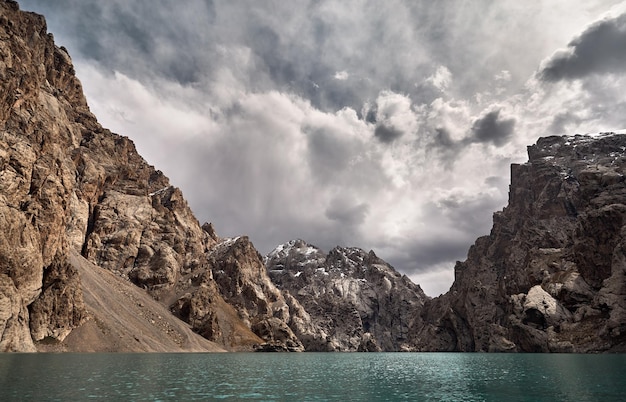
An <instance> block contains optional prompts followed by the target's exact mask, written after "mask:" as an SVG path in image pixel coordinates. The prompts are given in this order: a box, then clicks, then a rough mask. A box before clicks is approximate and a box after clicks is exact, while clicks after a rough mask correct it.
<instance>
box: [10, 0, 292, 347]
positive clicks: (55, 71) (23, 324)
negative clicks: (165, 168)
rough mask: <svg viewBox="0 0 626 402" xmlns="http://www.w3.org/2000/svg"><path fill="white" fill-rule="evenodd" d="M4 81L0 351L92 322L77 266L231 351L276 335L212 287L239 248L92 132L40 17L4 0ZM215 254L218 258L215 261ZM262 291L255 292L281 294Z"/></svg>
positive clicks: (78, 92) (110, 139)
mask: <svg viewBox="0 0 626 402" xmlns="http://www.w3.org/2000/svg"><path fill="white" fill-rule="evenodd" d="M0 80H1V81H0V221H1V227H2V231H1V232H0V350H4V351H34V350H36V346H37V345H42V344H43V343H45V344H46V345H50V344H53V343H55V342H58V343H62V342H64V341H65V339H66V337H67V336H68V335H69V334H70V333H71V332H72V330H73V329H75V328H78V327H81V326H82V325H87V324H86V323H87V322H89V321H90V319H95V317H94V311H90V310H88V309H87V308H86V304H85V300H84V292H85V291H88V292H91V291H92V290H93V289H85V285H86V284H95V283H96V282H95V281H84V280H83V281H81V275H80V274H79V270H78V268H77V261H81V259H86V260H88V261H89V262H91V263H93V264H95V265H96V266H98V267H102V268H104V269H106V270H109V271H110V272H113V273H115V274H116V275H118V276H119V277H120V278H124V279H126V280H130V281H131V282H132V283H134V284H135V285H137V286H138V287H140V288H143V289H146V290H147V291H148V292H149V293H150V294H151V295H152V296H153V297H154V298H155V299H157V300H159V301H160V302H161V303H162V304H163V305H164V306H165V307H166V308H168V309H171V310H172V311H173V312H175V313H176V314H177V315H178V317H180V318H182V319H184V320H186V321H187V322H189V324H190V325H191V326H192V328H193V329H194V330H195V331H197V332H199V333H200V334H202V335H203V336H205V337H206V338H208V339H210V340H214V341H217V342H219V343H220V344H222V345H223V346H225V347H226V348H227V349H240V348H244V349H246V348H247V349H250V348H251V347H252V346H253V345H256V344H262V343H264V342H265V340H267V341H275V340H276V339H275V338H276V336H277V335H275V332H280V330H281V328H282V329H284V327H285V326H286V325H285V323H284V322H283V321H280V319H274V318H275V317H274V315H275V314H274V311H273V309H274V308H275V305H272V304H267V303H266V304H262V303H261V304H262V306H260V307H258V308H253V307H251V304H252V303H253V301H252V299H250V300H248V301H247V303H243V304H244V305H243V307H242V306H240V305H239V304H237V303H239V302H240V301H241V297H240V298H239V299H237V298H236V297H234V296H232V297H231V295H232V292H231V293H227V289H226V286H227V284H226V283H225V282H224V281H220V284H219V285H218V284H217V283H216V282H215V280H214V279H213V276H212V270H213V269H216V270H218V271H219V269H220V264H223V263H224V261H226V260H225V259H226V258H227V257H228V256H229V255H231V254H234V255H236V257H235V258H238V257H240V256H242V255H243V254H244V253H241V252H240V251H241V250H240V248H238V247H239V245H240V243H236V242H235V243H233V244H224V243H220V239H219V238H218V237H217V235H216V234H215V232H214V230H213V228H212V226H211V225H209V224H206V225H203V226H200V225H199V223H198V221H197V220H196V218H195V217H194V215H193V214H192V212H191V210H190V209H189V207H188V205H187V203H186V201H185V199H184V198H183V196H182V194H181V192H180V190H178V189H177V188H175V187H173V186H171V185H170V183H169V181H168V179H167V178H166V177H165V176H164V175H163V174H162V173H161V172H160V171H157V170H155V169H154V168H153V167H152V166H150V165H148V164H147V163H146V162H145V160H144V159H143V158H142V157H141V156H140V155H138V154H137V152H136V150H135V147H134V145H133V143H132V142H131V141H130V140H129V139H128V138H125V137H122V136H119V135H116V134H113V133H111V132H110V131H108V130H106V129H104V128H102V127H101V126H100V124H99V123H98V122H97V120H96V118H95V117H94V116H93V115H92V114H91V113H90V111H89V108H88V106H87V102H86V100H85V98H84V96H83V92H82V88H81V84H80V82H79V80H78V79H77V78H76V76H75V74H74V69H73V66H72V62H71V59H70V56H69V55H68V53H67V51H66V50H65V49H63V48H59V47H57V46H55V44H54V40H53V37H52V35H51V34H48V33H47V32H46V23H45V20H44V18H43V17H41V16H39V15H36V14H34V13H27V12H22V11H20V10H19V6H18V4H17V3H16V2H14V1H7V0H2V1H0ZM218 246H219V247H218ZM231 246H232V248H233V249H232V250H230V248H231ZM215 247H217V249H219V256H220V257H219V258H223V259H224V260H223V261H222V260H220V261H216V259H215V258H212V257H211V256H213V255H215V253H216V252H217V251H216V249H214V248H215ZM249 248H252V246H251V245H249ZM248 251H249V252H251V251H250V250H248ZM237 253H239V254H237ZM74 255H77V256H78V257H77V258H74V257H72V256H74ZM254 255H255V256H256V258H257V260H259V261H260V257H258V253H256V251H254ZM219 258H218V260H219ZM229 261H230V260H229ZM248 262H249V261H244V262H243V263H242V264H239V265H237V266H236V269H242V270H243V269H247V268H248V266H247V265H246V264H247V263H248ZM81 264H82V263H81ZM259 266H261V267H262V263H260V262H258V261H257V266H255V267H254V269H258V267H259ZM263 273H264V272H263ZM267 282H268V283H269V280H268V281H267ZM269 285H271V283H269ZM269 285H268V286H269ZM268 286H265V287H263V289H262V290H261V291H260V292H261V293H258V292H257V293H254V295H253V296H254V297H257V298H258V300H261V299H263V298H264V297H266V298H268V299H271V298H273V297H274V294H279V292H278V291H277V290H276V289H273V290H272V289H270V288H269V287H268ZM263 291H266V292H268V294H267V296H264V295H263V294H262V292H263ZM222 292H224V294H228V295H229V296H228V298H229V299H230V301H231V302H233V303H234V304H235V305H234V306H233V305H231V304H229V303H228V302H227V301H226V300H224V297H222ZM244 296H245V297H248V296H250V297H251V295H249V294H247V293H245V294H244ZM120 297H122V296H120ZM278 302H279V303H280V301H278ZM144 304H145V303H144ZM159 314H160V313H159ZM159 314H157V313H155V314H153V315H155V316H156V315H159ZM284 316H285V315H284V314H283V317H284ZM265 319H267V320H265ZM263 320H265V321H263ZM263 322H264V324H262V323H263ZM253 325H256V327H254V328H252V327H253ZM252 329H256V330H257V332H258V333H260V334H262V335H263V336H266V338H267V339H265V340H264V339H262V338H260V337H259V336H257V335H256V334H254V333H253V331H252ZM100 332H101V333H100V335H99V336H104V335H103V334H102V331H100ZM287 335H289V334H287ZM292 346H293V345H292ZM297 346H298V344H297V342H296V343H295V346H294V347H297ZM131 349H132V348H131ZM138 350H144V349H138Z"/></svg>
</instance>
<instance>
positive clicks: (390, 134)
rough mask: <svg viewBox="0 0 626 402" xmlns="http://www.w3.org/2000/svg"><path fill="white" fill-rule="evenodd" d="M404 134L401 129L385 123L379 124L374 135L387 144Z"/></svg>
mask: <svg viewBox="0 0 626 402" xmlns="http://www.w3.org/2000/svg"><path fill="white" fill-rule="evenodd" d="M402 134H404V133H403V132H402V131H401V130H398V129H397V128H395V127H392V126H389V125H386V124H384V123H382V124H378V125H377V126H376V129H375V130H374V136H376V138H378V140H379V141H381V142H383V143H386V144H389V143H392V142H394V141H395V140H397V139H398V138H400V137H402Z"/></svg>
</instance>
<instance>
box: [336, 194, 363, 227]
mask: <svg viewBox="0 0 626 402" xmlns="http://www.w3.org/2000/svg"><path fill="white" fill-rule="evenodd" d="M369 209H370V206H369V205H368V204H367V203H365V202H362V203H358V204H353V203H352V202H350V200H348V199H346V198H341V197H338V198H334V199H333V200H332V201H331V203H330V205H329V206H328V208H327V209H326V217H327V218H328V219H330V220H333V221H337V222H339V223H340V224H342V225H347V226H355V225H359V224H361V223H363V221H364V220H365V218H366V217H367V213H368V212H369Z"/></svg>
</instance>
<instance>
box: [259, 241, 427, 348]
mask: <svg viewBox="0 0 626 402" xmlns="http://www.w3.org/2000/svg"><path fill="white" fill-rule="evenodd" d="M266 266H267V270H268V272H269V274H270V278H271V279H272V281H273V282H274V283H276V285H277V286H278V288H279V289H281V290H282V291H283V292H285V294H286V300H287V301H288V303H289V304H290V306H291V309H292V311H293V315H294V319H293V320H291V321H290V326H291V328H292V329H293V331H294V333H295V334H296V335H297V336H298V337H299V338H300V340H301V341H302V343H303V344H304V346H305V348H306V350H308V351H383V350H384V351H401V350H405V351H406V350H412V345H411V344H410V342H409V339H410V337H409V328H410V327H411V325H412V324H413V323H412V316H413V314H414V313H415V312H417V311H420V310H421V307H422V305H423V304H424V302H425V301H426V300H427V299H428V298H427V296H426V295H425V294H424V292H423V291H422V289H421V288H420V287H419V286H418V285H415V284H414V283H412V282H411V281H410V280H409V278H407V277H406V276H403V275H401V274H399V273H398V272H397V271H396V270H395V269H394V268H393V267H391V266H390V265H389V264H387V263H386V262H385V261H383V260H381V259H380V258H378V257H377V256H376V255H375V254H374V252H373V251H370V252H369V253H368V252H365V251H363V250H361V249H359V248H344V247H336V248H334V249H333V250H331V251H330V252H329V253H328V254H324V253H323V252H322V251H321V250H320V249H318V248H317V247H315V246H312V245H310V244H308V243H306V242H304V241H303V240H292V241H290V242H288V243H285V244H283V245H280V246H278V247H277V248H276V249H274V250H273V251H272V252H271V253H269V254H268V256H267V257H266ZM298 311H301V312H302V313H301V314H298V313H297V312H298Z"/></svg>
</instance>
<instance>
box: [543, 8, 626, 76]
mask: <svg viewBox="0 0 626 402" xmlns="http://www.w3.org/2000/svg"><path fill="white" fill-rule="evenodd" d="M624 72H626V14H622V15H620V16H619V17H616V18H612V19H604V20H602V21H600V22H597V23H595V24H593V25H591V26H590V27H589V28H587V30H585V31H584V32H583V33H582V34H581V35H580V36H578V37H577V38H576V39H574V40H573V41H571V42H570V43H569V44H568V47H567V49H566V50H562V51H559V52H557V53H556V54H555V55H554V56H552V57H551V58H550V59H549V60H547V61H546V62H545V64H544V66H543V68H542V69H541V70H540V71H539V73H538V76H539V78H540V79H541V80H544V81H550V82H554V81H559V80H564V79H565V80H567V79H577V78H583V77H585V76H588V75H590V74H604V73H624Z"/></svg>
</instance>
